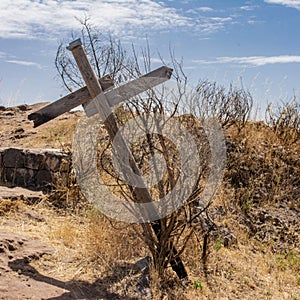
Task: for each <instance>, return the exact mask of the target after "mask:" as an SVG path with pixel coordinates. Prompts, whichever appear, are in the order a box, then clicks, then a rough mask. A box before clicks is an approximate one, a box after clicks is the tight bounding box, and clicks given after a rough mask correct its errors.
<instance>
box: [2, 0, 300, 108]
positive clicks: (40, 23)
mask: <svg viewBox="0 0 300 300" xmlns="http://www.w3.org/2000/svg"><path fill="white" fill-rule="evenodd" d="M84 16H89V17H90V18H91V21H92V22H93V24H95V25H96V26H99V27H100V28H101V30H102V32H104V33H107V32H111V33H113V34H114V35H115V36H116V37H117V38H119V39H120V40H121V41H123V43H124V44H125V45H126V44H129V43H130V42H133V43H135V44H137V45H143V44H144V42H145V40H144V37H145V36H147V37H148V40H149V43H150V46H151V49H152V53H151V55H152V57H153V59H154V62H155V61H156V59H157V58H158V55H157V51H159V52H160V53H161V54H162V55H163V56H165V57H167V56H168V51H169V45H171V47H172V48H173V49H174V50H175V55H176V56H177V57H179V58H180V57H183V60H184V66H185V71H186V73H187V74H188V76H189V77H190V78H191V79H192V81H193V82H198V81H199V80H203V79H208V80H211V81H217V82H218V83H219V84H221V85H224V86H226V87H227V86H229V85H230V84H231V83H232V84H234V85H236V86H238V87H241V86H243V87H244V88H245V89H247V90H249V91H250V92H251V94H252V95H253V98H254V101H255V103H256V105H257V106H258V107H260V108H261V110H262V111H263V110H264V107H265V106H266V104H267V103H269V102H273V103H276V102H280V101H285V100H289V99H291V98H292V97H293V95H296V96H298V101H299V96H300V35H299V34H298V30H299V28H300V0H262V1H238V0H226V1H225V0H222V1H216V0H212V1H202V0H200V1H197V0H193V1H192V0H183V1H175V0H166V1H152V0H129V1H125V0H98V1H97V0H95V1H87V0H72V1H69V0H68V1H67V0H65V1H64V0H49V1H44V0H40V1H36V0H31V1H30V0H1V1H0V105H6V106H9V105H17V104H22V103H29V104H32V103H35V102H41V101H54V100H56V99H58V98H59V97H60V96H62V95H64V94H66V91H65V90H64V89H63V88H62V83H61V82H60V81H59V79H57V78H56V77H57V73H56V69H55V66H54V59H55V54H56V50H57V46H58V44H59V43H60V41H61V40H63V39H65V38H66V37H69V36H70V34H71V32H76V31H78V30H79V29H80V24H79V22H78V21H77V20H76V17H77V18H83V17H84Z"/></svg>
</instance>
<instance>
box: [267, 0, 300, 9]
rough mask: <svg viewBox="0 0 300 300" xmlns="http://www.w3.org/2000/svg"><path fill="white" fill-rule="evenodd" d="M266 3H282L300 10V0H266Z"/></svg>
mask: <svg viewBox="0 0 300 300" xmlns="http://www.w3.org/2000/svg"><path fill="white" fill-rule="evenodd" d="M265 2H266V3H270V4H280V5H284V6H288V7H292V8H296V9H299V10H300V0H265Z"/></svg>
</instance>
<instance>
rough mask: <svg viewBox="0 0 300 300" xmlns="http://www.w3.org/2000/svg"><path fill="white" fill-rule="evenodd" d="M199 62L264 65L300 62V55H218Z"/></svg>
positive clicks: (196, 61) (195, 61)
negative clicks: (212, 58)
mask: <svg viewBox="0 0 300 300" xmlns="http://www.w3.org/2000/svg"><path fill="white" fill-rule="evenodd" d="M193 62H194V63H198V64H219V63H233V64H241V65H252V66H257V67H259V66H264V65H269V64H286V63H300V56H296V55H279V56H245V57H227V56H226V57H218V58H217V59H216V60H214V61H208V60H194V61H193Z"/></svg>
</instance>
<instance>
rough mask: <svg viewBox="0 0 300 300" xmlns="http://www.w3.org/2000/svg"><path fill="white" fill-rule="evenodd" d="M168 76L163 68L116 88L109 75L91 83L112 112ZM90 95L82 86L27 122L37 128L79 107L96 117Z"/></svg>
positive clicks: (79, 42) (94, 105) (95, 109)
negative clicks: (99, 91)
mask: <svg viewBox="0 0 300 300" xmlns="http://www.w3.org/2000/svg"><path fill="white" fill-rule="evenodd" d="M80 45H81V41H80V39H78V40H75V41H74V42H72V43H70V45H69V47H68V49H69V50H71V49H75V48H76V47H77V46H80ZM75 52H76V51H75ZM171 75H172V69H170V68H167V67H165V66H163V67H160V68H158V69H156V70H154V71H152V72H150V73H148V74H146V75H143V76H141V77H139V78H137V79H134V80H132V81H130V82H128V83H125V84H123V85H121V86H119V87H117V88H113V87H114V82H113V80H112V79H111V77H110V76H109V75H106V76H104V77H102V78H99V79H97V78H96V75H95V76H93V80H95V82H94V83H93V85H96V84H98V85H99V86H100V87H101V91H103V94H104V96H105V98H106V101H107V102H108V105H109V107H111V108H113V107H114V106H115V105H117V104H119V103H121V102H122V101H124V100H127V99H129V98H131V97H134V96H136V95H138V94H140V93H142V92H144V91H146V90H147V89H150V88H152V87H154V86H156V85H158V84H161V83H163V82H165V81H167V80H169V79H170V78H171ZM90 80H92V78H90V79H89V81H90ZM93 95H95V93H93V92H92V93H91V91H90V90H89V87H88V86H85V87H83V88H81V89H79V90H77V91H75V92H73V93H71V94H69V95H67V96H65V97H62V98H60V99H59V100H57V101H55V102H53V103H51V104H49V105H47V106H45V107H43V108H42V109H40V110H38V111H36V112H34V113H32V114H30V115H29V116H28V118H29V120H32V121H33V123H34V127H38V126H40V125H42V124H44V123H46V122H48V121H50V120H52V119H54V118H56V117H58V116H60V115H62V114H63V113H65V112H68V111H70V110H71V109H73V108H75V107H77V106H79V105H83V107H84V110H85V113H86V114H87V116H88V117H90V116H92V115H94V114H95V113H98V110H97V107H96V104H95V101H91V100H92V99H93V98H94V97H95V96H93ZM96 96H97V94H96Z"/></svg>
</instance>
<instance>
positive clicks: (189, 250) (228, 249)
mask: <svg viewBox="0 0 300 300" xmlns="http://www.w3.org/2000/svg"><path fill="white" fill-rule="evenodd" d="M68 121H69V123H68ZM74 124H75V122H73V119H71V120H67V119H66V120H65V123H64V126H63V127H64V128H68V132H69V134H70V133H71V132H72V130H73V129H74ZM51 126H53V127H52V132H55V135H54V139H53V140H51V139H49V140H47V147H49V146H55V145H57V144H56V143H57V141H59V140H60V141H61V140H62V136H63V135H65V131H60V130H61V128H60V127H61V126H59V128H56V127H55V125H51ZM44 130H45V129H43V128H42V129H41V133H40V134H42V133H43V132H44ZM281 130H282V129H281ZM290 130H291V128H290V127H287V128H286V129H285V132H284V134H282V131H280V132H278V130H277V127H275V126H274V127H273V126H271V125H270V124H269V126H267V125H265V124H264V123H263V122H250V121H249V122H246V124H245V126H242V127H241V126H235V125H232V126H230V127H229V128H227V129H226V130H225V135H226V142H227V152H228V153H227V155H228V161H227V169H226V172H225V176H224V180H223V182H222V184H221V186H220V188H219V190H218V193H217V195H216V197H215V199H214V201H213V204H212V205H211V206H210V208H209V210H208V212H207V216H206V217H205V219H204V220H205V222H207V226H210V229H209V230H208V231H207V232H204V231H203V226H199V231H198V232H196V234H195V235H193V236H192V238H191V239H190V240H189V241H188V244H187V246H186V248H185V251H184V253H183V255H182V259H183V261H184V263H185V265H186V267H187V269H188V273H189V279H190V283H189V284H188V286H187V287H184V286H182V285H181V283H180V282H179V281H178V280H177V278H176V276H175V274H174V273H173V271H172V270H171V269H168V270H167V275H168V276H167V280H165V281H164V282H161V281H160V280H161V279H159V277H158V276H157V275H156V273H155V270H151V271H150V282H151V289H152V295H153V299H241V298H243V299H292V300H296V299H300V275H299V274H300V238H299V237H300V227H299V217H300V159H299V153H300V142H299V135H298V138H297V139H294V140H293V141H291V140H290V139H287V138H286V137H287V136H288V134H289V131H290ZM297 130H298V129H297ZM48 132H49V131H48ZM295 132H296V133H297V134H299V131H294V129H293V136H295ZM51 136H52V137H53V135H51ZM32 142H34V138H32ZM72 182H73V184H74V185H73V186H72V187H71V188H70V189H68V190H62V189H60V188H59V189H58V190H59V193H58V192H56V193H54V194H52V195H51V196H50V197H49V198H48V199H44V200H43V201H42V202H40V203H35V204H32V203H30V204H29V203H27V204H26V203H23V202H21V201H17V202H15V201H9V200H6V201H1V206H0V214H1V227H2V228H4V229H5V228H7V229H9V230H10V231H11V229H12V227H13V228H15V230H16V231H17V232H21V233H23V234H24V235H28V236H36V237H39V238H40V239H42V240H44V241H46V242H47V243H49V244H50V245H53V246H54V247H55V249H56V251H55V253H54V255H52V256H45V257H43V258H42V259H40V260H37V261H32V262H31V266H32V267H33V268H35V269H36V270H38V272H39V273H42V274H44V275H45V276H49V277H51V278H52V277H53V278H56V279H58V280H61V281H64V282H68V283H69V284H71V283H72V284H73V283H75V285H76V286H78V288H79V290H80V289H82V290H84V289H86V288H87V287H89V288H90V289H92V290H93V292H94V295H96V294H97V293H98V294H99V295H102V294H103V291H105V293H106V295H107V294H110V295H112V296H111V297H112V298H111V299H129V298H130V297H131V298H130V299H141V298H143V297H142V296H141V294H140V293H138V292H137V289H136V286H137V283H138V282H139V276H140V275H138V272H137V271H136V269H135V267H134V266H135V264H134V263H135V262H136V261H137V260H138V259H140V258H142V257H144V256H146V255H149V250H148V249H147V247H146V246H145V245H144V243H143V241H142V239H141V238H140V235H141V230H140V228H139V227H138V226H136V225H128V224H121V223H116V222H113V221H109V220H108V219H107V218H106V217H104V216H103V215H101V214H100V213H99V212H98V211H96V210H95V209H94V208H93V207H91V206H89V205H88V204H87V203H85V202H84V199H83V197H82V195H81V194H80V192H79V191H78V187H77V186H76V184H75V183H74V180H73V181H72ZM202 221H203V220H202ZM199 222H200V221H199ZM195 228H196V230H197V226H196V227H195ZM206 235H207V237H208V246H207V249H206V253H205V256H204V255H203V250H204V248H203V243H204V236H206Z"/></svg>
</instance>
